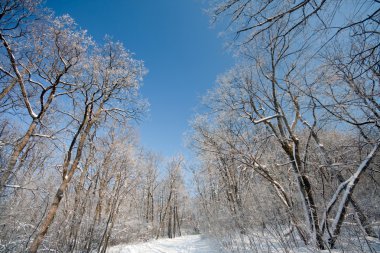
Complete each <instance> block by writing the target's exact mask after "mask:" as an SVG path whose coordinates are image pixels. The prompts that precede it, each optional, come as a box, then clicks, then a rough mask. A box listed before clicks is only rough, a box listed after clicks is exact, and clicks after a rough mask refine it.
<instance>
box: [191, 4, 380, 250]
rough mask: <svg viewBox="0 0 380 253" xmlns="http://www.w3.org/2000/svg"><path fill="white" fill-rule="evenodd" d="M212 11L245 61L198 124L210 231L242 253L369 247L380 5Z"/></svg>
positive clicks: (375, 176) (378, 110)
mask: <svg viewBox="0 0 380 253" xmlns="http://www.w3.org/2000/svg"><path fill="white" fill-rule="evenodd" d="M209 13H210V14H211V15H212V17H213V19H214V21H215V22H217V24H220V25H226V26H227V27H228V31H227V32H226V34H227V39H229V38H230V37H228V36H229V35H230V36H231V38H230V39H231V40H230V42H231V43H230V49H231V51H232V52H233V53H235V54H236V55H237V59H238V60H237V61H238V63H237V64H236V66H235V67H233V68H232V69H231V70H230V71H228V72H227V73H225V74H223V75H221V76H220V77H219V78H218V80H217V84H216V86H215V87H214V88H213V89H212V90H211V91H210V92H209V93H208V94H207V95H206V97H205V103H204V104H205V106H206V107H207V108H208V109H209V110H208V111H207V112H206V113H205V114H202V115H198V116H197V117H196V118H195V119H194V121H193V135H192V146H193V148H194V150H195V151H196V152H197V153H198V156H199V159H200V160H201V165H200V166H199V170H198V171H197V173H196V177H195V178H196V182H197V187H198V205H199V208H200V214H201V216H200V217H201V218H200V219H201V220H202V222H201V224H202V225H203V230H204V231H210V232H211V234H213V235H215V236H216V237H217V238H219V240H221V242H222V243H223V244H224V246H225V247H226V249H228V250H229V251H233V252H235V251H236V252H245V251H247V252H261V250H265V251H267V250H269V251H276V250H277V251H281V249H282V250H284V252H288V250H290V249H291V248H294V247H299V246H302V245H307V246H310V247H312V248H314V249H332V248H342V249H351V250H352V249H354V250H357V251H361V250H363V251H364V250H365V249H367V250H370V249H369V248H371V247H372V246H371V244H370V243H369V242H368V240H367V239H368V238H370V237H372V238H377V237H378V236H379V234H378V233H379V229H378V227H379V219H380V212H379V210H380V209H379V203H380V192H379V186H380V172H379V170H378V168H379V161H380V160H379V140H380V127H379V120H380V118H379V115H380V84H379V83H380V82H379V81H380V67H379V66H380V65H379V60H380V58H379V57H380V51H379V50H380V47H379V46H380V44H379V41H380V36H379V35H380V32H379V31H380V30H379V25H380V23H379V20H380V6H379V3H378V1H372V0H368V1H360V2H357V1H324V0H318V1H308V0H306V1H280V0H279V1H276V0H275V1H254V0H248V1H240V0H236V1H213V2H212V3H211V7H210V9H209ZM265 238H267V239H265Z"/></svg>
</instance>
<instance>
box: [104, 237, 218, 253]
mask: <svg viewBox="0 0 380 253" xmlns="http://www.w3.org/2000/svg"><path fill="white" fill-rule="evenodd" d="M163 252H165V253H214V252H215V253H217V252H222V250H221V249H220V248H218V247H217V246H216V244H215V243H213V242H212V241H211V240H209V239H207V238H205V237H203V236H201V235H187V236H182V237H177V238H173V239H159V240H155V241H150V242H146V243H140V244H134V245H118V246H114V247H111V248H109V249H108V250H107V253H163Z"/></svg>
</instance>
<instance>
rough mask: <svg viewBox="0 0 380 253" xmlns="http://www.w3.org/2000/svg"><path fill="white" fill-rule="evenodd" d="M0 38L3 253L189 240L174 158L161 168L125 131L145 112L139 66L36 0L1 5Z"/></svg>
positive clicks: (117, 46) (179, 163)
mask: <svg viewBox="0 0 380 253" xmlns="http://www.w3.org/2000/svg"><path fill="white" fill-rule="evenodd" d="M0 41H1V46H0V59H1V61H0V62H1V63H0V82H1V95H0V118H1V121H0V164H1V170H0V230H1V233H0V251H2V252H24V251H27V252H36V251H37V250H41V251H57V252H93V251H96V252H105V250H106V248H107V246H108V245H109V244H116V243H122V242H131V241H138V240H140V241H141V240H148V239H150V238H155V237H157V238H158V237H160V236H168V237H175V236H178V235H181V233H182V232H183V231H185V232H189V231H190V232H191V231H192V229H193V226H194V224H193V223H194V222H193V217H192V214H191V212H189V208H188V206H189V205H190V199H189V198H188V196H187V194H186V192H185V190H184V182H183V180H182V174H181V173H182V172H181V169H182V167H183V166H184V165H183V159H182V158H180V157H177V158H173V159H172V161H170V162H168V163H167V165H162V161H160V159H159V158H158V157H157V156H156V155H153V154H150V153H149V152H146V151H144V150H142V148H141V147H140V146H139V144H138V141H137V133H136V131H135V130H134V129H133V127H132V126H131V125H132V124H131V123H130V122H131V121H132V120H138V119H139V118H140V117H141V114H142V113H143V112H144V111H145V109H146V107H147V106H146V105H147V103H146V102H145V101H144V100H143V99H142V98H141V97H140V96H139V94H138V90H139V87H140V85H141V81H142V77H143V76H144V74H145V72H146V70H145V68H144V65H143V62H142V61H139V60H136V59H134V58H133V54H132V53H130V52H129V51H128V50H126V49H125V48H124V46H123V45H122V44H121V43H120V42H115V41H113V40H112V39H111V38H108V37H106V38H105V40H104V42H102V43H98V42H95V41H94V40H93V39H92V38H91V37H90V36H89V35H87V33H86V31H85V30H82V29H80V28H79V27H78V26H77V25H76V24H75V22H74V20H73V19H72V18H70V17H69V16H67V15H66V16H61V17H56V16H54V15H53V14H52V13H51V12H50V11H49V10H48V9H45V8H44V7H43V6H42V5H41V1H35V0H2V1H1V2H0ZM160 167H162V168H165V170H164V169H161V170H159V168H160ZM160 171H161V172H160ZM165 171H166V172H165ZM159 172H160V173H159Z"/></svg>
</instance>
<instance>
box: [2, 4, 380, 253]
mask: <svg viewBox="0 0 380 253" xmlns="http://www.w3.org/2000/svg"><path fill="white" fill-rule="evenodd" d="M205 2H207V3H206V9H207V10H206V12H207V15H209V18H210V21H211V23H212V24H213V25H214V27H215V28H214V29H221V30H222V31H223V40H224V41H225V42H226V44H227V45H226V49H225V50H226V52H227V53H229V54H232V55H234V59H235V62H234V65H233V67H232V68H230V69H229V70H228V71H226V72H225V73H221V74H220V75H219V76H218V77H215V78H216V81H215V83H214V85H213V84H210V86H209V89H208V92H207V93H206V94H203V98H202V101H201V102H200V103H201V104H202V106H203V107H202V108H203V109H202V110H200V112H198V113H196V114H195V115H194V116H193V118H192V119H191V122H190V124H189V129H190V130H189V132H188V134H187V136H186V138H187V146H188V148H189V149H190V150H191V151H192V152H193V154H194V161H189V160H186V159H185V158H184V156H182V155H177V156H174V157H171V158H169V159H163V158H162V157H161V156H160V155H159V154H158V153H155V152H152V151H150V150H149V148H146V147H143V146H142V145H141V143H140V142H139V136H138V124H136V122H138V121H141V120H144V114H145V113H146V111H147V110H148V108H149V103H148V101H147V99H145V98H144V96H142V95H141V94H140V88H141V85H142V82H143V80H144V78H145V76H146V75H149V73H147V69H146V67H145V66H144V62H143V59H142V60H139V59H135V56H134V54H133V53H132V52H130V51H129V50H128V49H126V48H125V46H124V45H123V43H121V42H119V41H117V40H114V39H113V38H112V37H110V36H105V37H104V40H103V41H96V40H95V39H93V38H92V37H91V35H90V34H89V33H88V32H87V31H86V30H85V29H83V28H81V26H80V24H77V23H76V22H75V20H74V19H73V18H71V17H70V16H69V15H62V16H58V15H55V14H54V13H53V12H52V10H50V9H49V8H46V6H45V5H44V2H43V1H40V0H0V42H1V44H0V83H1V89H0V252H31V253H34V252H106V251H107V249H108V248H109V247H111V246H114V245H120V244H130V243H137V242H145V241H150V240H155V239H159V238H174V237H180V236H184V235H195V234H201V235H202V236H206V237H208V238H211V239H212V240H213V241H214V242H215V243H217V244H218V245H219V246H220V249H221V250H223V251H225V252H297V251H298V250H301V249H304V250H305V249H308V250H309V251H302V252H319V251H322V252H331V251H333V252H377V251H380V241H379V240H380V166H379V165H380V154H379V145H380V1H378V0H363V1H354V0H347V1H343V0H335V1H334V0H292V1H290V0H289V1H284V0H263V1H258V0H209V1H205ZM199 11H202V10H199ZM168 124H170V122H168ZM190 177H191V178H190ZM188 181H191V183H190V184H188V183H186V182H188ZM300 252H301V251H300Z"/></svg>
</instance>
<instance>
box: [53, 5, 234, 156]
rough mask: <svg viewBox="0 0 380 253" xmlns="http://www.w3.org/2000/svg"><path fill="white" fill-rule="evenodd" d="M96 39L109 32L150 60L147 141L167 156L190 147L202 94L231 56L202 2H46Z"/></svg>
mask: <svg viewBox="0 0 380 253" xmlns="http://www.w3.org/2000/svg"><path fill="white" fill-rule="evenodd" d="M47 6H48V7H49V8H51V9H53V10H54V11H55V13H56V15H62V14H69V15H70V16H72V17H73V18H74V19H75V20H76V22H77V23H78V24H79V26H80V27H81V28H84V29H87V30H88V32H89V34H90V35H91V36H92V37H93V38H94V39H95V40H97V41H101V40H102V39H103V38H104V35H106V34H108V35H110V36H112V37H113V38H114V39H115V40H119V41H121V42H123V43H124V45H125V47H126V48H127V49H129V50H130V51H131V52H133V53H135V58H136V59H141V60H143V61H144V62H145V66H146V67H147V69H148V71H149V73H148V74H147V76H146V77H145V79H144V85H143V88H142V90H141V93H142V95H143V96H144V97H145V98H147V99H148V101H149V103H150V111H149V114H148V117H147V118H145V119H144V121H142V122H141V123H140V125H139V127H138V128H139V129H140V140H141V143H142V145H143V146H144V147H145V148H147V149H149V150H152V151H154V152H158V153H160V154H162V155H164V156H166V157H169V156H172V155H176V154H178V153H184V154H185V156H188V157H189V151H188V150H186V149H185V147H184V138H183V134H184V132H185V131H187V130H188V128H189V120H190V119H191V117H192V116H193V115H194V114H195V112H196V107H197V106H199V104H200V102H201V101H200V100H201V97H202V96H203V95H204V94H205V93H206V91H207V90H208V89H210V88H211V87H212V86H213V84H214V83H215V79H216V77H217V75H218V74H221V73H222V72H224V71H226V70H227V69H228V68H229V67H230V66H231V64H232V58H231V57H230V56H229V55H228V54H227V53H226V52H225V50H224V48H223V40H222V39H221V38H218V36H217V34H218V32H219V31H218V30H217V29H213V28H210V22H209V17H208V16H207V15H206V14H204V12H203V9H204V8H205V7H207V6H205V5H203V4H202V3H201V1H200V0H47Z"/></svg>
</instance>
